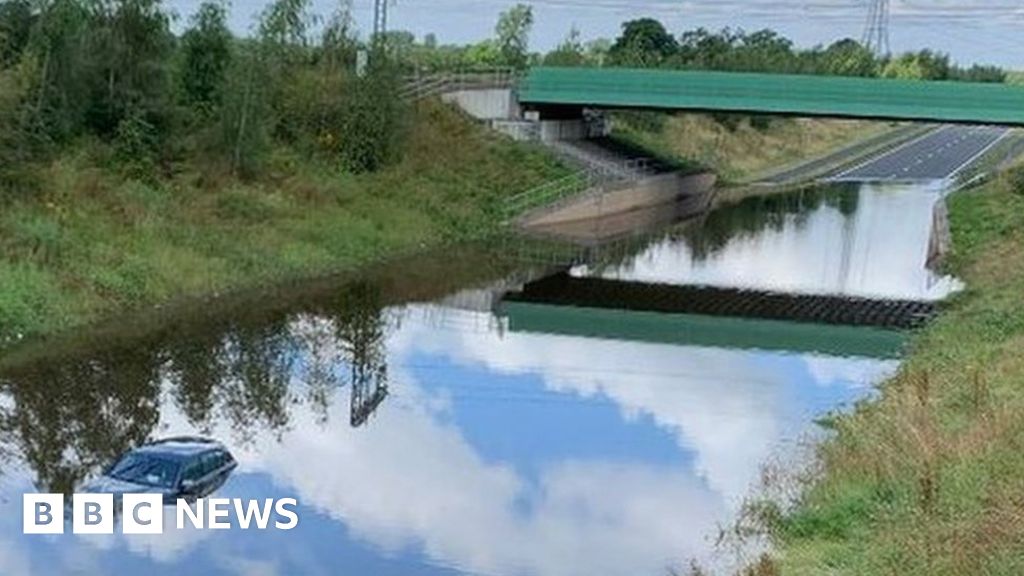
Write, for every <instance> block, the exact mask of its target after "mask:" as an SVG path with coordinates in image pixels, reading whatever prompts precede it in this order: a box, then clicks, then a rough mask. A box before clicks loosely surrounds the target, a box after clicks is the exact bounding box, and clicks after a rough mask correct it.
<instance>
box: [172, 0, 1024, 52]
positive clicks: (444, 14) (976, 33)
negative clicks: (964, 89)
mask: <svg viewBox="0 0 1024 576" xmlns="http://www.w3.org/2000/svg"><path fill="white" fill-rule="evenodd" d="M200 1H201V0H167V2H168V5H169V6H170V7H171V8H172V9H173V10H175V11H176V12H177V13H178V14H179V16H180V20H179V22H183V21H185V20H186V19H187V17H188V16H189V15H190V14H191V13H192V12H194V11H195V8H196V7H197V6H198V4H199V3H200ZM312 1H313V5H314V10H315V11H316V12H318V13H321V14H326V13H329V12H331V10H332V9H333V8H334V7H335V6H337V4H338V2H339V1H340V0H312ZM351 1H352V5H353V11H354V14H355V17H356V20H357V24H358V26H359V29H360V30H361V31H363V34H365V33H366V31H367V30H369V29H370V28H371V27H372V24H371V23H372V9H373V0H351ZM394 1H395V3H394V5H393V6H392V7H391V14H390V28H391V29H393V30H399V29H400V30H408V31H411V32H413V33H415V34H416V35H417V36H418V37H422V36H423V35H425V34H428V33H434V34H436V35H437V37H438V39H439V40H440V41H441V42H442V43H466V42H474V41H478V40H481V39H483V38H486V37H488V36H490V35H491V34H492V32H493V29H494V23H495V20H496V19H497V14H498V13H499V12H501V11H502V10H505V9H507V8H508V7H510V6H512V5H514V4H515V1H514V0H394ZM522 1H523V2H524V3H527V4H531V5H532V6H533V10H534V16H535V21H536V24H535V26H534V30H533V34H532V37H531V48H532V49H534V50H547V49H550V48H552V47H554V46H555V45H557V44H558V42H559V41H560V40H562V39H563V38H565V36H566V34H567V33H568V31H569V30H570V29H571V28H572V27H573V26H575V27H576V28H578V29H579V30H580V32H581V34H582V36H583V39H584V40H591V39H595V38H601V37H606V38H614V37H615V36H616V35H617V34H618V32H619V29H620V25H621V23H622V22H623V21H625V20H629V19H632V18H638V17H643V16H651V17H655V18H658V19H659V20H661V21H662V22H664V23H665V25H666V27H668V29H669V30H670V31H671V32H673V33H675V34H678V33H681V32H682V31H684V30H687V29H690V28H694V27H698V26H703V27H707V28H712V29H718V28H722V27H725V26H732V27H741V28H744V29H748V30H754V29H760V28H766V27H767V28H773V29H775V30H777V31H779V32H781V33H783V34H785V35H786V36H788V37H790V38H792V39H793V40H794V41H795V42H796V43H797V45H798V46H802V47H810V46H814V45H816V44H827V43H830V42H832V41H835V40H839V39H842V38H847V37H852V38H856V39H859V38H860V37H861V35H862V32H863V29H864V23H865V20H866V18H867V10H868V8H867V2H868V1H869V0H534V1H532V2H530V1H528V0H522ZM891 2H892V23H891V26H890V30H891V38H892V48H893V50H894V51H897V52H898V51H904V50H911V49H920V48H931V49H934V50H940V51H943V52H947V53H949V54H951V55H952V56H953V59H954V60H956V61H957V62H959V63H961V64H973V63H987V64H998V65H1001V66H1006V67H1010V68H1015V69H1024V50H1021V47H1022V43H1021V40H1020V39H1021V38H1022V35H1021V32H1022V31H1024V1H1021V0H891ZM266 3H267V2H266V1H265V0H234V1H233V2H232V3H231V4H232V5H231V25H232V27H233V28H234V29H235V31H236V32H238V33H244V32H246V31H248V30H249V29H250V27H251V25H252V21H253V18H254V16H255V15H256V14H258V13H259V11H260V10H262V8H263V7H264V6H265V5H266ZM179 25H180V24H179Z"/></svg>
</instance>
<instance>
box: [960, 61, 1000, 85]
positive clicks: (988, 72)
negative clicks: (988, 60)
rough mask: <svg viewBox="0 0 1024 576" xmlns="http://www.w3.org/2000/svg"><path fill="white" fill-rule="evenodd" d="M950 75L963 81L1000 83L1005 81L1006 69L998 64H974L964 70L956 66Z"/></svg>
mask: <svg viewBox="0 0 1024 576" xmlns="http://www.w3.org/2000/svg"><path fill="white" fill-rule="evenodd" d="M952 77H953V78H954V79H955V80H960V81H963V82H992V83H1001V82H1006V71H1005V70H1003V69H1002V68H999V67H998V66H982V65H979V64H975V65H974V66H971V67H970V68H967V69H966V70H965V69H960V68H957V69H956V70H954V71H953V72H952Z"/></svg>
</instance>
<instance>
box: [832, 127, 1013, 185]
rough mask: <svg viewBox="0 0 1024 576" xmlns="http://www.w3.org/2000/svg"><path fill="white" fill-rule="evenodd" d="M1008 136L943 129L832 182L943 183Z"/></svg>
mask: <svg viewBox="0 0 1024 576" xmlns="http://www.w3.org/2000/svg"><path fill="white" fill-rule="evenodd" d="M1007 132H1008V129H1006V128H1000V127H993V126H942V127H940V128H938V129H937V130H935V131H933V132H930V133H928V134H925V135H924V136H922V137H921V138H918V139H916V140H912V141H910V142H908V143H906V144H904V145H903V146H900V147H898V148H896V149H895V150H891V151H889V152H887V153H885V154H882V155H881V156H878V157H876V158H873V159H871V160H868V161H867V162H865V163H863V164H860V165H858V166H854V167H853V168H850V169H848V170H846V171H844V172H841V173H839V174H837V175H834V176H832V177H831V178H829V179H830V180H840V181H875V180H894V181H900V180H915V181H916V180H944V179H947V178H952V177H953V176H955V175H956V174H957V173H959V172H960V171H962V170H963V169H964V168H966V167H968V166H970V165H971V164H973V163H974V162H976V161H977V160H978V159H979V158H981V157H982V156H983V155H984V153H985V152H986V151H988V150H989V149H991V147H992V146H994V145H995V143H996V142H997V141H999V139H1000V138H1002V137H1003V136H1005V135H1006V134H1007Z"/></svg>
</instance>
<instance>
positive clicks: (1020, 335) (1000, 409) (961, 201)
mask: <svg viewBox="0 0 1024 576" xmlns="http://www.w3.org/2000/svg"><path fill="white" fill-rule="evenodd" d="M1020 180H1021V179H1020V178H1018V177H1017V175H1016V174H1015V173H1011V174H1007V175H1004V176H1003V177H1001V178H1000V179H999V180H997V181H994V182H991V183H989V184H987V185H986V186H985V187H983V188H981V189H977V190H972V191H968V192H965V193H961V194H958V195H957V196H955V197H953V198H952V200H951V206H950V217H951V225H952V233H953V237H954V245H955V254H954V256H953V258H952V261H951V263H950V267H951V269H952V271H953V272H954V273H956V274H957V275H959V276H960V277H961V278H962V279H964V280H965V281H966V283H967V286H968V288H967V289H966V291H965V292H964V293H962V294H960V295H958V296H956V297H955V298H954V299H953V300H952V302H951V303H949V305H948V306H947V307H946V310H945V311H944V312H943V314H942V315H941V316H940V318H939V319H938V320H937V321H936V322H935V323H933V324H932V325H931V326H929V327H928V328H927V329H925V330H924V331H923V332H922V333H920V334H919V335H918V336H917V337H916V339H915V340H914V345H913V349H912V353H911V354H910V356H909V358H908V359H907V361H906V363H905V364H904V366H903V368H902V369H901V371H900V373H899V374H898V375H897V376H896V377H894V378H893V379H892V380H890V381H888V382H886V383H885V384H884V385H883V386H882V389H881V396H880V398H878V399H877V400H874V401H871V402H868V403H865V404H863V405H861V406H859V407H858V409H857V410H855V411H854V412H853V413H852V414H849V415H847V416H842V417H839V418H837V419H836V420H835V423H834V425H835V432H836V433H835V436H834V437H833V438H832V439H831V440H829V441H827V442H825V443H824V444H823V445H821V446H820V448H819V449H818V453H817V460H818V464H819V473H817V474H814V475H813V476H812V478H811V481H810V482H809V484H807V485H806V486H805V490H804V492H803V494H802V496H801V497H800V498H799V499H798V501H797V505H796V506H795V508H793V509H792V510H791V511H789V512H787V513H780V512H778V509H777V508H775V509H774V510H775V512H772V510H773V508H772V507H771V506H763V503H762V508H761V512H762V514H761V519H762V520H763V521H764V522H763V525H765V526H767V527H768V528H769V530H770V532H771V534H772V535H773V536H774V537H775V539H776V541H777V543H778V544H779V558H778V560H779V566H780V567H781V568H782V573H783V574H851V575H853V574H856V575H871V574H901V575H918V574H919V575H922V576H923V575H929V576H931V575H943V574H949V575H961V574H1021V573H1024V194H1022V192H1024V189H1021V184H1022V183H1021V181H1020ZM765 511H768V512H767V513H765Z"/></svg>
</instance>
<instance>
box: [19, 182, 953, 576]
mask: <svg viewBox="0 0 1024 576" xmlns="http://www.w3.org/2000/svg"><path fill="white" fill-rule="evenodd" d="M938 198H939V195H938V192H937V191H935V190H926V189H920V188H913V189H904V188H899V189H894V188H888V189H882V188H865V189H863V190H860V191H858V190H856V189H845V190H841V189H831V190H823V191H808V192H803V193H798V194H795V195H791V196H785V197H779V198H775V199H770V200H758V199H755V200H751V201H747V202H744V203H743V204H740V205H737V206H734V207H729V208H723V209H720V210H719V211H717V212H715V213H713V214H710V215H708V216H706V217H705V218H703V219H700V220H696V221H690V222H686V223H683V224H682V225H678V226H674V227H672V228H670V229H668V230H663V231H658V232H657V233H654V234H652V235H648V236H644V237H641V238H633V239H630V240H629V241H628V242H622V243H620V244H618V245H615V246H604V247H599V249H594V247H588V248H587V250H584V251H581V252H579V253H577V254H575V255H574V256H573V257H572V260H571V262H566V263H572V264H574V265H573V266H572V268H571V274H573V275H575V276H580V277H584V276H594V277H609V278H616V279H623V280H629V281H636V282H652V283H678V284H709V285H720V286H740V287H754V288H760V289H771V290H789V291H796V292H814V293H818V292H821V293H838V294H857V295H871V296H886V297H901V298H921V299H934V298H940V297H941V296H942V295H944V293H945V292H947V291H948V290H949V289H951V288H952V287H954V286H955V282H954V281H953V280H952V279H949V278H944V277H941V276H939V275H936V274H935V273H933V272H931V271H929V270H927V269H926V267H925V262H926V260H927V256H928V254H927V252H928V240H929V235H930V224H931V222H932V218H933V206H934V203H935V201H936V200H938ZM482 250H483V251H482V252H479V251H478V250H477V249H475V248H474V249H467V250H465V251H449V252H447V253H446V254H442V255H438V256H436V257H433V258H422V259H420V260H419V261H418V262H417V263H416V265H411V264H409V263H403V264H402V265H398V266H392V267H385V268H384V269H382V270H379V271H376V272H373V273H368V274H367V275H366V276H364V277H358V278H342V279H337V280H333V281H325V282H322V283H319V284H318V285H317V286H315V287H308V286H307V287H302V288H298V287H297V288H296V289H295V293H288V291H285V293H283V294H282V293H275V294H272V295H266V296H264V298H265V299H266V300H265V301H264V303H265V304H266V305H265V306H261V305H259V304H258V303H259V302H260V300H259V299H257V300H256V301H255V302H253V301H247V302H244V303H242V304H238V305H234V306H231V305H226V304H216V305H211V306H209V307H202V306H200V307H199V309H198V310H194V311H193V313H192V314H189V315H184V316H186V317H181V318H179V317H176V318H175V319H174V320H173V321H171V322H163V321H149V320H134V321H132V320H130V321H127V322H126V324H125V325H123V326H122V327H121V328H120V329H119V328H116V327H115V328H106V329H98V330H97V331H96V332H89V333H83V334H81V335H79V336H77V337H73V338H70V339H68V340H67V341H66V342H64V341H61V342H58V343H51V344H49V345H48V346H39V347H36V348H33V347H32V346H31V345H30V346H27V347H26V348H25V349H22V350H16V351H14V352H12V353H11V354H10V355H9V357H8V358H6V359H5V360H4V361H2V362H0V461H2V468H0V469H2V474H0V508H2V510H3V515H2V516H0V574H4V575H22V574H33V575H35V574H115V573H116V574H120V573H144V574H148V575H153V576H155V575H162V574H181V573H184V572H188V573H193V574H225V575H227V574H281V575H286V574H339V573H344V574H375V575H404V574H428V575H430V574H438V575H440V574H453V575H454V574H481V575H496V576H514V575H544V576H546V575H577V574H578V575H588V576H589V575H593V574H602V575H619V574H623V575H625V574H630V575H636V574H652V575H663V574H667V573H668V572H669V570H670V569H672V568H676V569H678V568H683V567H686V566H688V565H689V561H690V560H691V559H697V560H698V561H700V562H702V563H705V564H709V565H713V564H715V562H716V552H715V546H714V542H715V538H716V536H717V533H718V529H719V528H720V527H721V526H724V525H728V524H729V523H730V522H731V521H732V520H733V518H734V517H735V514H736V511H737V509H738V507H739V505H740V504H741V502H742V500H743V498H744V497H745V496H747V495H749V493H750V490H751V488H752V487H753V486H754V485H755V484H756V482H757V480H758V477H759V473H760V470H761V466H762V465H763V464H764V463H765V462H766V461H768V460H770V459H772V458H773V457H775V456H778V455H780V454H785V453H787V451H791V450H792V449H793V446H794V445H795V443H796V442H798V441H799V440H800V439H801V438H803V437H805V436H806V435H807V434H813V433H814V426H813V424H812V422H813V420H814V419H815V418H817V417H819V416H821V415H823V414H825V413H827V412H829V411H832V410H841V409H846V408H848V407H849V406H851V404H852V403H853V402H855V401H857V400H859V399H862V398H865V397H867V396H869V395H870V394H871V393H872V390H873V385H874V384H875V383H877V382H879V381H880V380H881V379H883V378H884V377H886V376H887V375H889V374H891V373H893V372H894V371H895V370H896V369H897V367H898V357H897V356H898V348H899V345H900V343H901V342H902V340H903V338H904V334H902V333H899V332H889V331H883V330H877V329H872V328H853V327H823V326H813V325H798V324H793V323H786V322H777V321H772V322H767V321H764V320H750V319H742V318H710V317H688V316H685V315H675V314H656V313H650V312H636V311H630V310H614V309H602V310H594V309H585V308H572V307H566V306H544V305H537V304H523V303H515V302H505V301H504V298H503V296H504V294H505V293H506V292H508V291H510V290H511V291H514V290H516V288H517V286H518V285H521V284H522V283H523V282H529V281H531V280H536V279H539V278H540V277H542V276H543V274H542V273H541V270H542V269H545V268H547V267H548V265H550V264H552V263H555V262H557V261H558V259H559V258H562V256H561V255H562V254H564V253H565V249H564V248H560V249H559V250H557V251H552V252H550V253H549V254H548V256H546V257H545V256H544V255H543V254H544V252H543V250H535V249H534V248H530V249H529V250H526V249H524V250H522V251H520V252H517V253H513V252H516V251H514V250H509V249H508V246H507V245H502V246H501V247H499V248H494V247H491V248H483V249H482ZM581 254H582V255H581ZM545 260H546V261H545ZM563 268H564V267H563ZM553 270H554V268H552V269H550V270H549V272H550V271H553ZM823 339H824V340H828V341H830V342H833V345H832V346H830V347H829V348H828V350H827V352H823V351H822V349H821V348H820V347H818V346H815V345H813V342H815V341H820V340H823ZM178 434H203V435H208V436H212V437H214V438H216V439H218V440H220V441H221V442H223V443H224V444H225V445H226V446H227V447H228V448H229V449H230V450H231V452H232V453H233V454H234V456H235V458H236V459H237V460H238V468H237V469H236V470H235V471H234V473H233V474H232V476H231V477H230V479H229V480H228V481H227V483H226V484H225V485H224V486H223V487H222V488H220V489H219V490H218V492H217V494H216V495H217V496H219V497H227V498H234V497H240V498H282V497H293V498H295V499H297V501H298V503H299V506H298V516H299V525H298V527H297V528H295V529H294V530H290V531H274V530H267V531H260V530H254V529H250V530H238V529H234V530H224V531H198V530H189V529H186V530H177V529H176V528H174V527H173V525H170V524H172V523H173V514H168V518H165V521H166V522H167V523H168V524H169V526H168V529H167V530H166V531H165V533H164V534H162V535H154V536H141V535H121V534H115V535H113V536H85V535H73V534H70V533H69V534H65V535H61V536H25V535H22V534H21V496H22V494H24V493H26V492H61V493H70V492H73V491H74V488H75V487H76V486H79V485H81V483H82V482H84V481H85V480H87V479H88V478H90V477H92V476H94V475H95V474H97V473H98V472H99V471H100V470H101V469H102V468H104V467H105V466H107V465H109V464H110V463H111V462H112V461H113V460H114V459H116V457H117V456H118V455H119V454H121V453H123V452H125V451H126V450H129V449H131V448H132V447H134V446H137V445H139V444H141V443H143V442H145V441H146V440H147V439H153V438H160V437H166V436H171V435H178ZM68 532H70V529H69V530H68Z"/></svg>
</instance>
